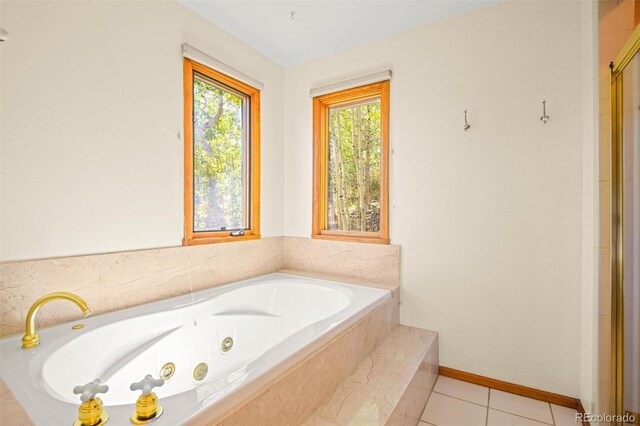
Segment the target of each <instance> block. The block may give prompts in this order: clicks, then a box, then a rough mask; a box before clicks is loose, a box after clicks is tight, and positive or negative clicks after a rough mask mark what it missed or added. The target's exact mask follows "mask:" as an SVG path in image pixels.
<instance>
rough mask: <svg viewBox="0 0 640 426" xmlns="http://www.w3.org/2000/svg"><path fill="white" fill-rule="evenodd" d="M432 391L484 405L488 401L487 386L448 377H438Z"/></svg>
mask: <svg viewBox="0 0 640 426" xmlns="http://www.w3.org/2000/svg"><path fill="white" fill-rule="evenodd" d="M433 391H434V392H438V393H442V394H445V395H449V396H453V397H454V398H458V399H464V400H465V401H469V402H473V403H474V404H479V405H484V406H486V405H487V404H488V402H489V388H486V387H484V386H478V385H474V384H473V383H467V382H463V381H461V380H455V379H452V378H450V377H444V376H440V377H438V381H437V382H436V386H435V387H434V388H433Z"/></svg>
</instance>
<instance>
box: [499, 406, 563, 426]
mask: <svg viewBox="0 0 640 426" xmlns="http://www.w3.org/2000/svg"><path fill="white" fill-rule="evenodd" d="M487 408H489V409H490V410H494V411H500V412H501V413H505V414H511V415H512V416H516V417H520V418H521V419H527V420H533V421H534V422H538V423H540V424H543V425H549V426H554V425H555V423H547V422H543V421H542V420H537V419H532V418H531V417H526V416H521V415H520V414H515V413H511V412H509V411H504V410H499V409H497V408H495V407H487ZM552 417H553V414H552Z"/></svg>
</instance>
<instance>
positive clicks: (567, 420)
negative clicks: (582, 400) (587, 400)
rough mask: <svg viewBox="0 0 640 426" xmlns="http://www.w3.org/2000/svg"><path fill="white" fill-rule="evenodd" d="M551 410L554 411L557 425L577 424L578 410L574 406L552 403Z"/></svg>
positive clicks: (573, 425)
mask: <svg viewBox="0 0 640 426" xmlns="http://www.w3.org/2000/svg"><path fill="white" fill-rule="evenodd" d="M551 411H552V412H553V420H554V421H555V423H556V426H575V425H576V415H577V414H578V412H577V411H576V410H574V409H573V408H567V407H561V406H559V405H555V404H551Z"/></svg>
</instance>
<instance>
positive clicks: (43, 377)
mask: <svg viewBox="0 0 640 426" xmlns="http://www.w3.org/2000/svg"><path fill="white" fill-rule="evenodd" d="M390 297H391V292H390V291H389V290H383V289H377V288H370V287H364V286H358V285H350V284H344V283H339V282H335V281H326V280H319V279H314V278H307V277H302V276H296V275H289V274H282V273H275V274H269V275H264V276H262V277H258V278H254V279H250V280H245V281H240V282H237V283H233V284H228V285H224V286H220V287H215V288H211V289H207V290H203V291H200V292H196V293H193V294H188V295H184V296H180V297H175V298H172V299H167V300H163V301H159V302H154V303H150V304H147V305H142V306H137V307H134V308H129V309H126V310H122V311H117V312H112V313H108V314H104V315H100V316H96V317H94V318H91V317H90V318H82V319H80V317H81V314H80V312H79V311H78V318H79V320H78V321H77V322H81V323H83V324H85V327H84V328H82V329H80V330H72V329H71V327H70V326H71V324H74V323H76V322H74V323H67V324H62V325H59V326H56V327H52V328H48V329H43V330H40V331H39V333H40V337H41V339H40V342H41V343H40V346H38V347H37V348H35V349H32V350H24V349H21V341H20V339H21V337H22V336H13V337H9V338H5V339H2V340H0V363H1V367H2V370H1V372H2V378H3V379H4V380H5V382H6V383H7V384H8V385H9V388H10V389H11V391H12V392H13V393H14V395H15V396H16V398H17V399H18V401H19V402H20V403H21V404H22V405H23V407H25V410H26V411H27V412H28V413H29V415H30V416H31V418H32V420H33V421H34V422H35V423H36V424H37V425H71V424H72V423H73V421H74V420H75V419H76V417H77V409H78V406H79V405H80V398H79V396H78V395H74V394H73V388H74V386H76V385H82V384H85V383H87V382H89V381H91V380H93V379H95V378H100V379H101V380H102V382H103V383H104V384H107V385H109V391H108V392H107V393H106V394H100V395H99V397H100V398H101V399H102V401H103V402H104V406H105V409H106V410H107V411H108V412H109V415H110V419H109V424H112V425H126V424H130V422H129V416H130V415H131V413H132V412H133V411H134V405H135V401H136V399H137V398H138V396H139V394H140V392H139V391H137V392H132V391H130V390H129V385H130V384H131V383H133V382H137V381H139V380H141V379H142V378H143V377H144V376H145V375H146V374H152V375H153V376H154V377H156V378H157V377H159V375H160V370H161V369H162V367H163V366H164V365H165V364H167V363H170V362H171V363H174V364H175V373H174V375H173V376H172V377H171V378H170V379H169V380H168V381H167V382H166V383H165V384H164V386H162V387H158V388H156V389H155V392H156V394H157V395H158V398H159V400H160V405H161V406H162V407H163V409H164V413H163V414H162V416H161V417H160V418H159V419H158V420H157V421H155V422H154V424H156V425H159V426H160V425H175V424H180V423H182V422H184V421H186V420H187V419H189V418H190V417H192V416H194V415H195V414H197V413H198V412H199V411H200V410H202V409H204V408H206V407H209V406H210V405H211V404H216V403H220V402H221V401H223V400H224V399H225V398H228V397H229V396H231V395H233V394H234V392H237V391H238V390H240V389H241V388H243V387H247V386H251V384H252V382H254V381H255V380H256V379H257V378H258V377H260V376H262V375H263V374H265V372H267V371H269V370H270V369H272V368H274V367H275V366H277V365H280V364H281V363H283V362H284V361H285V360H287V359H288V358H290V357H292V356H293V355H294V354H296V353H298V352H299V351H301V350H302V349H303V348H304V347H305V346H307V345H309V344H310V343H312V342H314V341H316V340H317V339H319V338H320V337H321V336H323V335H326V334H327V333H329V332H331V330H334V329H336V328H338V327H341V326H342V327H344V326H345V325H346V324H350V323H353V322H355V321H356V320H357V319H358V318H360V317H362V316H364V315H365V314H366V313H368V312H369V311H371V310H373V308H375V307H376V306H378V305H380V304H382V303H383V302H384V301H386V300H387V299H389V298H390ZM51 308H52V306H48V307H47V306H45V307H44V309H51ZM227 337H230V338H232V339H233V346H232V348H231V349H230V350H229V351H228V352H224V351H223V350H222V346H221V343H222V341H223V340H224V339H225V338H227ZM203 362H204V363H206V364H207V365H208V374H207V375H206V377H205V378H204V379H202V380H201V381H197V380H196V379H194V369H195V367H196V366H197V365H198V364H200V363H203Z"/></svg>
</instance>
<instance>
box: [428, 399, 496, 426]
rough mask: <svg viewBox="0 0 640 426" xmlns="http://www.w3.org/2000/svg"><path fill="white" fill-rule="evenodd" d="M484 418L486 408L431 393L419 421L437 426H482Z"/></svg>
mask: <svg viewBox="0 0 640 426" xmlns="http://www.w3.org/2000/svg"><path fill="white" fill-rule="evenodd" d="M486 417H487V408H486V407H482V406H480V405H477V404H472V403H470V402H467V401H461V400H459V399H456V398H452V397H450V396H446V395H442V394H439V393H432V394H431V397H430V398H429V402H427V408H425V410H424V414H422V419H421V420H422V421H425V422H427V423H431V424H434V425H437V426H484V424H485V420H486Z"/></svg>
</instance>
